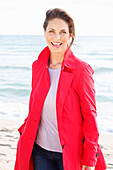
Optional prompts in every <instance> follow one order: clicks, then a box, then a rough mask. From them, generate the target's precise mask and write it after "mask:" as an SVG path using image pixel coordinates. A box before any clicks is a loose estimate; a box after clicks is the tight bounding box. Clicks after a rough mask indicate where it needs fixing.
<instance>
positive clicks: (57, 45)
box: [51, 42, 62, 48]
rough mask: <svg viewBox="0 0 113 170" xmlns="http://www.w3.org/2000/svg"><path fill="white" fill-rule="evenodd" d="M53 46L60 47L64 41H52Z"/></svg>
mask: <svg viewBox="0 0 113 170" xmlns="http://www.w3.org/2000/svg"><path fill="white" fill-rule="evenodd" d="M51 44H52V46H53V47H56V48H59V47H61V45H62V43H61V42H51Z"/></svg>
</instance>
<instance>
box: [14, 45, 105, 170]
mask: <svg viewBox="0 0 113 170" xmlns="http://www.w3.org/2000/svg"><path fill="white" fill-rule="evenodd" d="M49 55H50V50H49V48H48V47H46V48H45V49H44V50H43V51H42V52H41V53H40V55H39V57H38V60H36V61H35V62H34V63H33V65H32V91H31V96H30V103H29V114H28V117H27V119H26V120H25V122H24V124H23V125H22V126H21V127H20V128H19V132H20V133H22V135H21V136H20V139H19V141H18V145H17V155H16V162H15V170H33V162H32V149H33V145H34V141H35V137H36V134H37V129H38V125H39V120H40V116H41V112H42V108H43V104H44V100H45V98H46V95H47V93H48V90H49V88H50V77H49V72H48V67H47V66H48V58H49ZM93 73H94V71H93V69H92V68H91V67H90V66H89V65H88V64H87V63H85V62H83V61H81V60H80V59H78V58H76V57H75V56H74V55H73V53H72V51H71V50H69V51H67V52H66V53H65V56H64V60H63V63H62V67H61V74H60V78H59V84H58V90H57V96H56V113H57V123H58V132H59V138H60V143H61V146H62V153H63V166H64V170H81V165H82V164H83V165H86V166H96V170H104V169H106V164H105V162H104V158H103V155H102V153H101V150H100V148H99V145H98V137H99V133H98V128H97V123H96V119H95V117H96V116H97V113H96V102H95V88H94V81H93V78H92V75H93ZM98 153H99V154H98Z"/></svg>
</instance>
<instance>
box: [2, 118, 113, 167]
mask: <svg viewBox="0 0 113 170" xmlns="http://www.w3.org/2000/svg"><path fill="white" fill-rule="evenodd" d="M21 123H22V122H20V121H17V120H6V119H0V170H13V169H14V163H15V158H16V147H17V141H18V139H19V133H18V131H17V129H18V127H19V126H20V125H21ZM99 144H100V145H101V147H102V151H103V154H104V156H105V160H106V163H107V166H108V168H107V169H108V170H113V135H111V134H101V135H100V139H99Z"/></svg>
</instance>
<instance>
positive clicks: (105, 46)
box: [0, 35, 113, 134]
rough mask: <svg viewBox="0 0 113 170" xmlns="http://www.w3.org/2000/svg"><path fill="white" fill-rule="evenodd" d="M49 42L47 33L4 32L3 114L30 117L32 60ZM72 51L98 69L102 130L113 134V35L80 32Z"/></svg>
mask: <svg viewBox="0 0 113 170" xmlns="http://www.w3.org/2000/svg"><path fill="white" fill-rule="evenodd" d="M46 45H47V44H46V41H45V38H44V36H43V35H0V118H6V119H9V120H10V119H14V120H21V121H23V120H24V119H25V118H26V116H27V114H28V108H29V97H30V91H31V78H32V77H31V72H32V70H31V67H32V63H33V61H34V60H36V59H37V58H38V54H39V53H40V52H41V50H42V49H43V48H44V47H45V46H46ZM72 51H73V53H74V54H75V56H76V57H78V58H80V59H82V60H83V61H85V62H87V63H89V64H90V65H91V67H92V68H93V69H94V71H95V74H94V81H95V89H96V104H97V114H98V116H97V123H98V127H99V131H100V133H112V134H113V37H112V36H105V37H104V36H77V37H76V43H75V45H73V47H72Z"/></svg>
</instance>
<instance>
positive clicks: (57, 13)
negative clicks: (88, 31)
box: [43, 8, 75, 47]
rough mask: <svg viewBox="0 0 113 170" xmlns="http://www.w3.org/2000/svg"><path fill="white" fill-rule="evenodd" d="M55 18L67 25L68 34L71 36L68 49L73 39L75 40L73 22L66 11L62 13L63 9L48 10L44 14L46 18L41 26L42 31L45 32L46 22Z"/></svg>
mask: <svg viewBox="0 0 113 170" xmlns="http://www.w3.org/2000/svg"><path fill="white" fill-rule="evenodd" d="M55 18H59V19H62V20H64V21H65V22H66V23H67V24H68V27H69V33H70V34H71V37H72V40H71V42H70V46H69V47H71V45H72V44H73V42H74V39H75V26H74V21H73V19H72V18H71V16H70V15H69V14H68V13H67V12H66V11H64V10H63V9H60V8H54V9H49V10H48V11H47V12H46V18H45V21H44V24H43V28H44V30H46V28H47V25H48V22H49V21H50V20H52V19H55Z"/></svg>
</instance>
